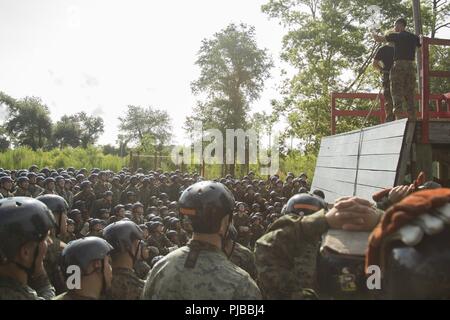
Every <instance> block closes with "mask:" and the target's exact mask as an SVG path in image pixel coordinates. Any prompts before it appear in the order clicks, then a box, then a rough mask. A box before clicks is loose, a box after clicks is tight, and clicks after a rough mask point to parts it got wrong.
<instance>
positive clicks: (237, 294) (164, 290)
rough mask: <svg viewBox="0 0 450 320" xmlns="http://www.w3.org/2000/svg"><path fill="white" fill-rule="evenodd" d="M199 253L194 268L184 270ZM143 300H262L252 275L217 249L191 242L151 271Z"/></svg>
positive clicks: (172, 253)
mask: <svg viewBox="0 0 450 320" xmlns="http://www.w3.org/2000/svg"><path fill="white" fill-rule="evenodd" d="M193 249H194V250H199V251H198V258H197V261H196V263H195V266H194V267H193V268H187V267H185V263H186V258H187V257H188V255H189V252H191V251H192V250H193ZM143 299H152V300H197V299H200V300H217V299H220V300H244V299H251V300H257V299H261V293H260V291H259V289H258V287H257V285H256V283H255V282H254V281H253V280H252V278H251V277H250V275H249V274H248V273H247V272H245V271H244V270H242V269H241V268H239V267H238V266H236V265H235V264H233V263H232V262H231V261H229V260H228V259H227V257H226V256H225V254H224V253H223V252H222V251H221V250H220V249H218V248H216V247H214V246H212V245H210V244H207V243H203V242H199V241H191V242H190V243H189V244H188V246H185V247H182V248H179V249H177V250H175V251H173V252H171V253H170V254H168V255H167V256H166V257H165V258H163V259H161V260H160V261H159V262H158V263H157V264H156V265H155V266H154V267H153V269H152V270H151V271H150V274H149V276H148V278H147V283H146V285H145V288H144V292H143Z"/></svg>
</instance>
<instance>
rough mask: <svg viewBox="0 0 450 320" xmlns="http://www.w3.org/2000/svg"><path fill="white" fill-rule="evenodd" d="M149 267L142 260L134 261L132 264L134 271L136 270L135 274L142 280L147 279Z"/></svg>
mask: <svg viewBox="0 0 450 320" xmlns="http://www.w3.org/2000/svg"><path fill="white" fill-rule="evenodd" d="M150 269H151V268H150V266H149V265H148V263H147V262H145V261H143V260H138V261H136V264H135V265H134V271H135V272H136V275H137V276H138V277H139V278H141V279H143V280H145V279H147V275H148V272H149V271H150Z"/></svg>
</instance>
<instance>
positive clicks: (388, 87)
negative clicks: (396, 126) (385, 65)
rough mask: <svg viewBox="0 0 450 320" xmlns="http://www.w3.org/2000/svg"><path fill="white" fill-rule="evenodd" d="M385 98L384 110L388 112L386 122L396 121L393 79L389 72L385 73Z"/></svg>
mask: <svg viewBox="0 0 450 320" xmlns="http://www.w3.org/2000/svg"><path fill="white" fill-rule="evenodd" d="M383 96H384V109H385V110H386V122H390V121H394V120H395V118H394V112H393V106H392V95H391V77H390V76H389V71H386V72H383Z"/></svg>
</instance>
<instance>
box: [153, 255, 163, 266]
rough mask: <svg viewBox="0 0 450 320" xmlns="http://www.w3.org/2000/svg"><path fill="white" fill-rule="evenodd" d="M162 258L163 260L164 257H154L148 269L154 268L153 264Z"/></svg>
mask: <svg viewBox="0 0 450 320" xmlns="http://www.w3.org/2000/svg"><path fill="white" fill-rule="evenodd" d="M162 258H164V256H156V257H154V258H153V259H152V261H151V262H150V267H152V268H153V267H154V266H155V264H156V263H157V262H158V261H159V260H161V259H162Z"/></svg>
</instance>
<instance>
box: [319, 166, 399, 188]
mask: <svg viewBox="0 0 450 320" xmlns="http://www.w3.org/2000/svg"><path fill="white" fill-rule="evenodd" d="M315 175H317V176H318V177H322V178H323V179H330V177H332V178H331V179H333V180H335V181H339V182H348V183H352V184H353V183H354V182H355V179H356V169H342V168H325V167H319V168H318V170H316V173H315V174H314V176H315ZM395 176H396V171H372V170H359V171H358V179H357V182H356V183H357V184H361V185H366V186H371V187H377V188H385V187H386V186H392V185H393V184H394V183H395ZM330 191H332V190H330Z"/></svg>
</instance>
